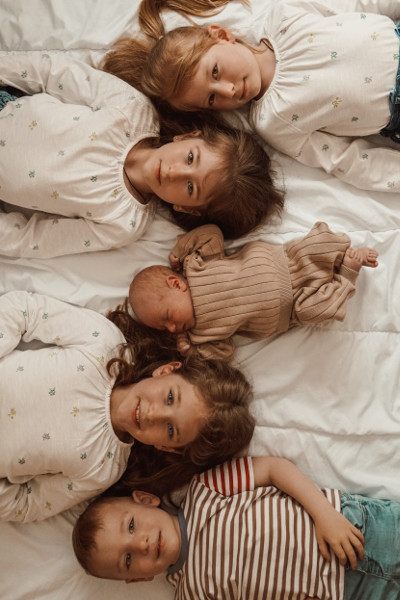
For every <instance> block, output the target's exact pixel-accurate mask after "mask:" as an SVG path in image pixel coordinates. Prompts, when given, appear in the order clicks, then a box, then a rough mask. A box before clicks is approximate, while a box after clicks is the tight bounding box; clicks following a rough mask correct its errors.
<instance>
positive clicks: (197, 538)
mask: <svg viewBox="0 0 400 600" xmlns="http://www.w3.org/2000/svg"><path fill="white" fill-rule="evenodd" d="M272 485H273V486H275V487H268V486H272ZM277 488H279V489H277ZM287 494H290V496H293V498H296V500H297V501H298V502H296V501H295V500H293V499H292V498H291V497H289V496H288V495H287ZM159 502H160V501H159V499H158V498H157V497H156V496H153V495H152V494H147V493H146V492H137V491H136V492H134V493H133V494H132V498H130V497H125V498H100V499H98V500H95V501H94V502H93V503H92V504H90V505H89V507H88V508H87V509H86V511H85V512H84V513H83V514H82V515H81V517H80V518H79V520H78V522H77V524H76V526H75V529H74V534H73V537H74V540H73V541H74V549H75V552H76V554H77V556H78V559H79V561H80V563H81V564H82V566H83V567H84V568H85V569H86V570H87V571H88V572H90V573H91V574H93V575H95V576H98V577H106V578H112V579H125V580H126V581H127V582H132V581H147V580H151V579H152V578H153V576H155V575H157V574H159V573H161V572H162V571H164V570H167V578H168V580H169V581H170V582H171V583H172V584H173V585H174V586H175V587H176V593H175V598H176V599H177V600H178V599H179V600H181V599H182V600H183V599H185V600H186V599H187V598H197V599H201V600H205V599H220V598H229V599H239V598H241V599H242V600H250V599H251V600H276V599H278V598H282V599H286V598H292V599H293V600H305V599H306V598H313V599H319V600H342V599H344V600H356V599H357V600H358V599H363V600H367V599H371V600H372V599H373V600H379V599H382V598H385V599H386V598H387V599H390V600H396V599H398V598H399V594H400V579H399V576H400V558H399V557H400V502H394V501H388V500H374V499H369V498H367V497H364V496H358V495H351V494H347V493H341V492H339V491H338V490H324V492H321V491H320V490H318V489H317V488H316V487H315V486H314V485H313V484H312V482H311V481H310V480H309V479H308V478H307V477H306V476H305V475H303V474H302V473H301V472H300V471H299V470H298V469H297V468H296V467H295V466H294V465H293V464H292V463H290V462H289V461H287V460H286V459H283V458H275V457H259V458H253V459H251V458H240V459H237V460H235V461H233V462H231V463H225V464H224V465H221V466H219V467H217V468H215V469H212V470H210V471H208V472H206V473H203V474H201V475H198V476H197V477H196V478H194V479H193V480H192V483H191V484H190V487H189V489H188V492H187V495H186V496H185V498H184V500H183V502H182V506H181V508H180V509H179V511H178V514H177V515H176V514H171V513H170V512H166V511H164V510H162V509H160V508H159V507H158V505H159ZM299 503H300V504H301V505H303V507H304V508H302V507H301V506H300V504H299ZM340 509H342V512H343V514H341V513H340V512H339V511H340ZM307 513H308V514H307ZM344 515H345V516H344ZM345 517H347V518H345ZM348 519H349V520H348ZM313 521H314V524H315V525H314V524H313ZM364 543H365V551H364V548H363V545H364ZM328 545H329V547H330V550H329V548H328ZM318 548H319V551H318ZM357 555H358V559H357ZM347 561H348V564H349V565H350V567H351V569H354V570H351V569H348V568H347V567H346V566H345V565H346V563H347Z"/></svg>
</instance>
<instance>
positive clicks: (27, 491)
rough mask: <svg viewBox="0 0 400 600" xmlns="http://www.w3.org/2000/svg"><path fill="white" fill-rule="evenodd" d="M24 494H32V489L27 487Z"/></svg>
mask: <svg viewBox="0 0 400 600" xmlns="http://www.w3.org/2000/svg"><path fill="white" fill-rule="evenodd" d="M26 493H27V494H31V493H32V488H31V487H30V486H29V485H28V487H27V488H26Z"/></svg>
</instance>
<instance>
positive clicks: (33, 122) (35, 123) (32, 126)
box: [29, 121, 37, 131]
mask: <svg viewBox="0 0 400 600" xmlns="http://www.w3.org/2000/svg"><path fill="white" fill-rule="evenodd" d="M35 127H37V121H32V123H30V124H29V129H30V130H31V131H33V130H34V129H35Z"/></svg>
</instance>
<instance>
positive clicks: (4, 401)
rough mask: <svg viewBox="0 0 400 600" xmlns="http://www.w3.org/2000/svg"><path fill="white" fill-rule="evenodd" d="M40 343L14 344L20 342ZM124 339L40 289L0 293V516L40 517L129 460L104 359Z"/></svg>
mask: <svg viewBox="0 0 400 600" xmlns="http://www.w3.org/2000/svg"><path fill="white" fill-rule="evenodd" d="M32 340H40V341H41V342H43V343H44V344H45V346H44V347H41V348H35V349H25V350H20V349H19V348H17V345H18V344H19V342H20V341H23V342H31V341H32ZM123 341H124V338H123V336H122V333H121V332H120V331H119V330H118V329H117V328H116V327H115V326H114V325H113V324H112V323H111V322H110V321H108V320H107V319H106V318H105V317H103V316H102V315H100V314H98V313H96V312H94V311H91V310H89V309H84V308H80V307H76V306H72V305H69V304H66V303H64V302H61V301H59V300H55V299H53V298H49V297H47V296H42V295H39V294H29V293H27V292H9V293H7V294H5V295H4V296H2V297H0V356H1V358H0V378H1V381H2V394H1V399H0V410H1V456H0V519H2V520H15V521H23V522H27V521H33V520H41V519H45V518H47V517H50V516H52V515H55V514H57V513H58V512H60V511H62V510H65V509H67V508H69V507H71V506H74V505H75V504H77V503H79V502H81V501H82V500H84V499H87V498H90V497H92V496H94V495H96V494H98V493H100V492H101V491H103V490H104V489H106V488H107V487H109V486H110V485H112V483H114V482H115V481H116V480H117V479H118V478H119V477H120V476H121V474H122V472H123V471H124V469H125V466H126V463H127V460H128V457H129V454H130V450H131V444H125V443H122V442H121V441H120V440H119V439H118V438H117V436H116V435H115V433H114V430H113V428H112V425H111V421H110V414H109V397H110V393H111V389H112V384H113V380H112V378H111V377H110V376H109V375H108V373H107V370H106V364H107V361H108V359H109V358H110V357H111V356H112V355H115V353H116V347H117V346H118V345H119V344H120V343H121V342H123Z"/></svg>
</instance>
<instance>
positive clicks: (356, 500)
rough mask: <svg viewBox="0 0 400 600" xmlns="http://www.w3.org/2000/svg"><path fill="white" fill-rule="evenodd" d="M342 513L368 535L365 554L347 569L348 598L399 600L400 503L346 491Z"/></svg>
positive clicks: (346, 592)
mask: <svg viewBox="0 0 400 600" xmlns="http://www.w3.org/2000/svg"><path fill="white" fill-rule="evenodd" d="M342 513H343V515H344V516H345V517H346V518H347V519H348V520H349V521H350V522H351V523H353V525H355V526H356V527H357V528H358V529H359V530H360V531H361V533H362V534H363V535H364V537H365V547H364V549H365V556H364V559H363V560H359V561H358V563H357V569H356V570H354V571H353V570H352V569H350V568H348V569H347V568H346V573H345V578H344V600H399V598H400V502H397V501H395V500H378V499H376V498H368V497H367V496H360V495H357V494H348V493H345V492H342Z"/></svg>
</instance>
